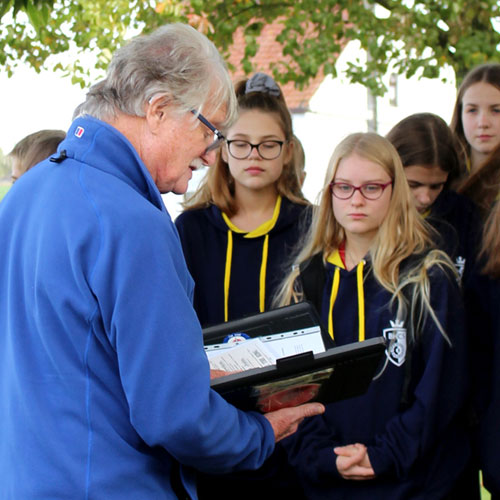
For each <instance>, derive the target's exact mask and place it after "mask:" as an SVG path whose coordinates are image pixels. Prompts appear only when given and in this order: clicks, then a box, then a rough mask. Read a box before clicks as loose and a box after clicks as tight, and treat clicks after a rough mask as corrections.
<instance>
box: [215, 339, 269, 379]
mask: <svg viewBox="0 0 500 500" xmlns="http://www.w3.org/2000/svg"><path fill="white" fill-rule="evenodd" d="M233 346H234V347H232V348H230V349H225V350H223V351H221V352H217V353H216V354H212V355H211V356H209V358H208V361H209V363H210V368H211V369H212V370H224V371H227V372H238V371H245V370H250V369H251V368H262V367H264V366H271V365H273V364H276V357H275V356H274V355H273V354H272V353H271V352H270V351H269V349H267V347H266V345H264V343H263V342H262V341H261V340H260V338H259V337H257V338H254V339H251V340H246V341H245V342H239V343H238V344H233Z"/></svg>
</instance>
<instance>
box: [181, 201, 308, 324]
mask: <svg viewBox="0 0 500 500" xmlns="http://www.w3.org/2000/svg"><path fill="white" fill-rule="evenodd" d="M278 208H279V213H276V216H277V217H276V220H275V221H273V222H272V223H270V224H269V223H267V224H266V225H265V226H264V227H263V229H262V228H261V229H260V230H259V229H257V230H255V231H253V232H251V233H247V232H241V231H237V230H236V228H235V227H232V226H231V225H230V224H229V225H228V222H227V220H225V219H224V216H223V214H222V213H221V211H220V210H219V209H218V208H217V207H216V206H215V205H211V206H210V207H208V208H206V209H199V210H188V211H186V212H183V213H182V214H180V215H179V217H177V219H176V220H175V224H176V226H177V229H178V230H179V235H180V238H181V242H182V247H183V250H184V255H185V257H186V262H187V265H188V268H189V271H190V273H191V276H192V277H193V279H194V282H195V291H194V307H195V310H196V313H197V314H198V318H199V320H200V323H201V324H202V326H204V327H205V326H209V325H213V324H218V323H223V322H224V321H228V320H231V319H237V318H241V317H242V316H245V315H248V314H253V313H258V312H263V311H264V310H268V309H269V308H270V306H271V301H272V299H273V295H274V293H275V291H276V288H277V286H278V285H279V283H280V282H281V280H282V278H283V277H284V276H285V274H286V273H287V272H288V271H289V265H290V254H291V252H292V251H293V248H294V246H295V244H296V243H297V241H298V240H299V238H300V237H301V236H302V235H303V234H304V230H305V228H306V227H307V224H308V222H309V221H310V215H311V211H310V209H309V208H308V206H307V205H299V204H297V203H292V202H291V201H289V200H288V199H286V198H283V199H281V206H280V207H278ZM266 226H267V227H266ZM287 266H288V267H287ZM225 286H226V289H225ZM262 297H263V298H264V300H263V303H261V298H262ZM225 308H226V310H227V315H225Z"/></svg>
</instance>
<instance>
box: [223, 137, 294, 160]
mask: <svg viewBox="0 0 500 500" xmlns="http://www.w3.org/2000/svg"><path fill="white" fill-rule="evenodd" d="M226 142H227V149H228V151H229V154H230V155H231V156H232V157H233V158H236V159H237V160H244V159H245V158H248V157H249V156H250V155H251V153H252V150H253V149H254V148H255V149H256V150H257V152H258V153H259V155H260V157H261V158H262V159H263V160H274V159H276V158H278V156H279V155H280V154H281V150H282V149H283V144H284V141H263V142H259V144H252V143H251V142H248V141H242V140H240V139H235V140H234V141H226Z"/></svg>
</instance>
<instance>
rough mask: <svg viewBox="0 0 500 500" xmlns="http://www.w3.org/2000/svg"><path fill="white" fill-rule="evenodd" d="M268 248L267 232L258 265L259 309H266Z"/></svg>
mask: <svg viewBox="0 0 500 500" xmlns="http://www.w3.org/2000/svg"><path fill="white" fill-rule="evenodd" d="M268 250H269V234H266V237H265V238H264V245H262V263H261V265H260V281H259V285H260V286H259V311H260V312H264V311H265V310H266V270H267V252H268Z"/></svg>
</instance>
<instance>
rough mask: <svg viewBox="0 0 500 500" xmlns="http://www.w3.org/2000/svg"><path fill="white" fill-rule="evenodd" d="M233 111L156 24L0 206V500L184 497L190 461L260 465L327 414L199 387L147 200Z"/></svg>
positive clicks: (176, 275)
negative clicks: (306, 422)
mask: <svg viewBox="0 0 500 500" xmlns="http://www.w3.org/2000/svg"><path fill="white" fill-rule="evenodd" d="M202 113H203V114H202ZM234 114H235V99H234V96H233V91H232V85H231V81H230V79H229V76H228V74H227V72H226V69H225V66H224V63H223V61H222V59H221V58H220V56H219V54H218V53H217V51H216V49H215V47H214V46H213V45H212V44H211V43H210V42H209V41H208V40H207V39H206V38H205V37H204V36H202V35H201V34H199V33H197V32H196V31H195V30H193V29H192V28H189V27H188V26H184V25H180V24H174V25H168V26H165V27H163V28H161V29H159V30H157V31H156V32H154V33H153V34H152V35H149V36H143V37H139V38H137V39H135V40H133V41H132V42H131V43H129V44H128V45H126V46H125V47H124V48H122V49H121V50H119V51H118V52H117V53H116V55H115V57H114V59H113V61H112V62H111V65H110V67H109V71H108V76H107V78H106V79H105V80H104V81H102V82H100V83H98V84H97V85H95V86H94V87H92V88H91V90H90V92H89V94H88V97H87V99H86V101H85V102H84V103H83V104H82V105H80V106H79V108H77V110H76V119H75V121H74V122H73V124H72V125H71V127H70V129H69V131H68V133H67V138H66V139H65V140H64V141H63V142H62V143H61V144H60V146H59V149H58V153H57V154H56V155H55V156H54V157H52V158H51V160H46V161H44V162H42V163H41V164H39V165H37V166H36V167H35V168H33V169H31V170H30V171H29V172H28V173H27V174H25V175H23V176H22V178H21V179H20V180H19V181H18V182H17V183H16V185H15V186H14V187H13V188H12V190H11V191H10V192H9V193H8V195H7V196H6V198H5V199H4V200H3V201H2V203H1V205H0V231H1V234H2V244H1V246H0V247H1V250H0V282H1V283H2V286H1V287H0V304H1V309H0V471H1V474H0V498H1V499H7V498H8V499H15V500H21V499H23V500H26V499H30V498H36V499H51V500H52V499H56V498H61V499H62V498H67V499H72V500H73V499H77V498H82V499H85V498H86V499H91V498H96V499H97V498H103V499H106V500H112V499H120V500H124V499H129V498H130V499H134V500H137V499H140V500H143V499H144V500H145V499H148V500H152V499H172V498H178V497H179V498H195V497H196V492H195V484H194V481H193V476H194V470H195V469H198V470H201V471H204V472H217V473H222V472H227V471H231V470H239V469H245V468H257V467H259V466H260V465H261V464H262V463H263V461H264V460H265V459H266V458H267V457H268V456H269V455H270V454H271V452H272V450H273V448H274V443H275V441H277V440H279V439H280V438H282V437H284V436H286V435H288V434H289V433H291V432H293V431H294V430H295V428H296V426H297V425H298V423H299V422H300V421H301V420H302V419H303V418H304V417H306V416H311V415H313V414H317V413H319V412H321V411H322V410H323V407H322V406H321V405H319V404H311V405H305V406H303V407H299V408H294V409H286V410H280V411H278V412H274V413H269V414H267V415H265V416H262V415H258V414H254V413H243V412H241V411H239V410H236V409H235V408H234V407H232V406H230V405H229V404H227V403H226V402H225V401H224V400H223V399H222V398H221V397H219V396H218V395H217V394H216V393H215V392H213V391H212V390H211V389H210V386H209V379H210V371H209V366H208V363H207V359H206V356H205V353H204V350H203V341H202V334H201V330H200V326H199V323H198V321H197V318H196V316H195V313H194V311H193V308H192V306H191V296H192V291H193V282H192V279H191V277H190V276H189V273H188V271H187V269H186V265H185V262H184V258H183V255H182V251H181V246H180V244H179V241H178V236H177V233H176V231H175V228H174V225H173V224H172V221H171V219H170V217H169V215H168V213H167V212H166V210H165V207H164V205H163V203H162V199H161V196H160V193H164V192H168V191H173V192H176V193H183V192H185V191H186V189H187V185H188V181H189V179H190V178H191V173H192V170H194V169H195V168H197V167H198V166H199V165H200V164H202V163H205V164H210V163H212V162H213V161H214V159H215V149H216V147H217V145H218V143H219V142H220V140H221V139H222V138H223V137H222V134H221V133H220V132H219V129H224V127H225V126H227V125H228V124H229V123H231V121H232V120H233V118H234ZM214 138H215V139H216V141H215V143H214ZM199 251H200V252H202V251H203V249H202V248H200V249H199ZM207 265H210V263H209V262H207Z"/></svg>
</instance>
